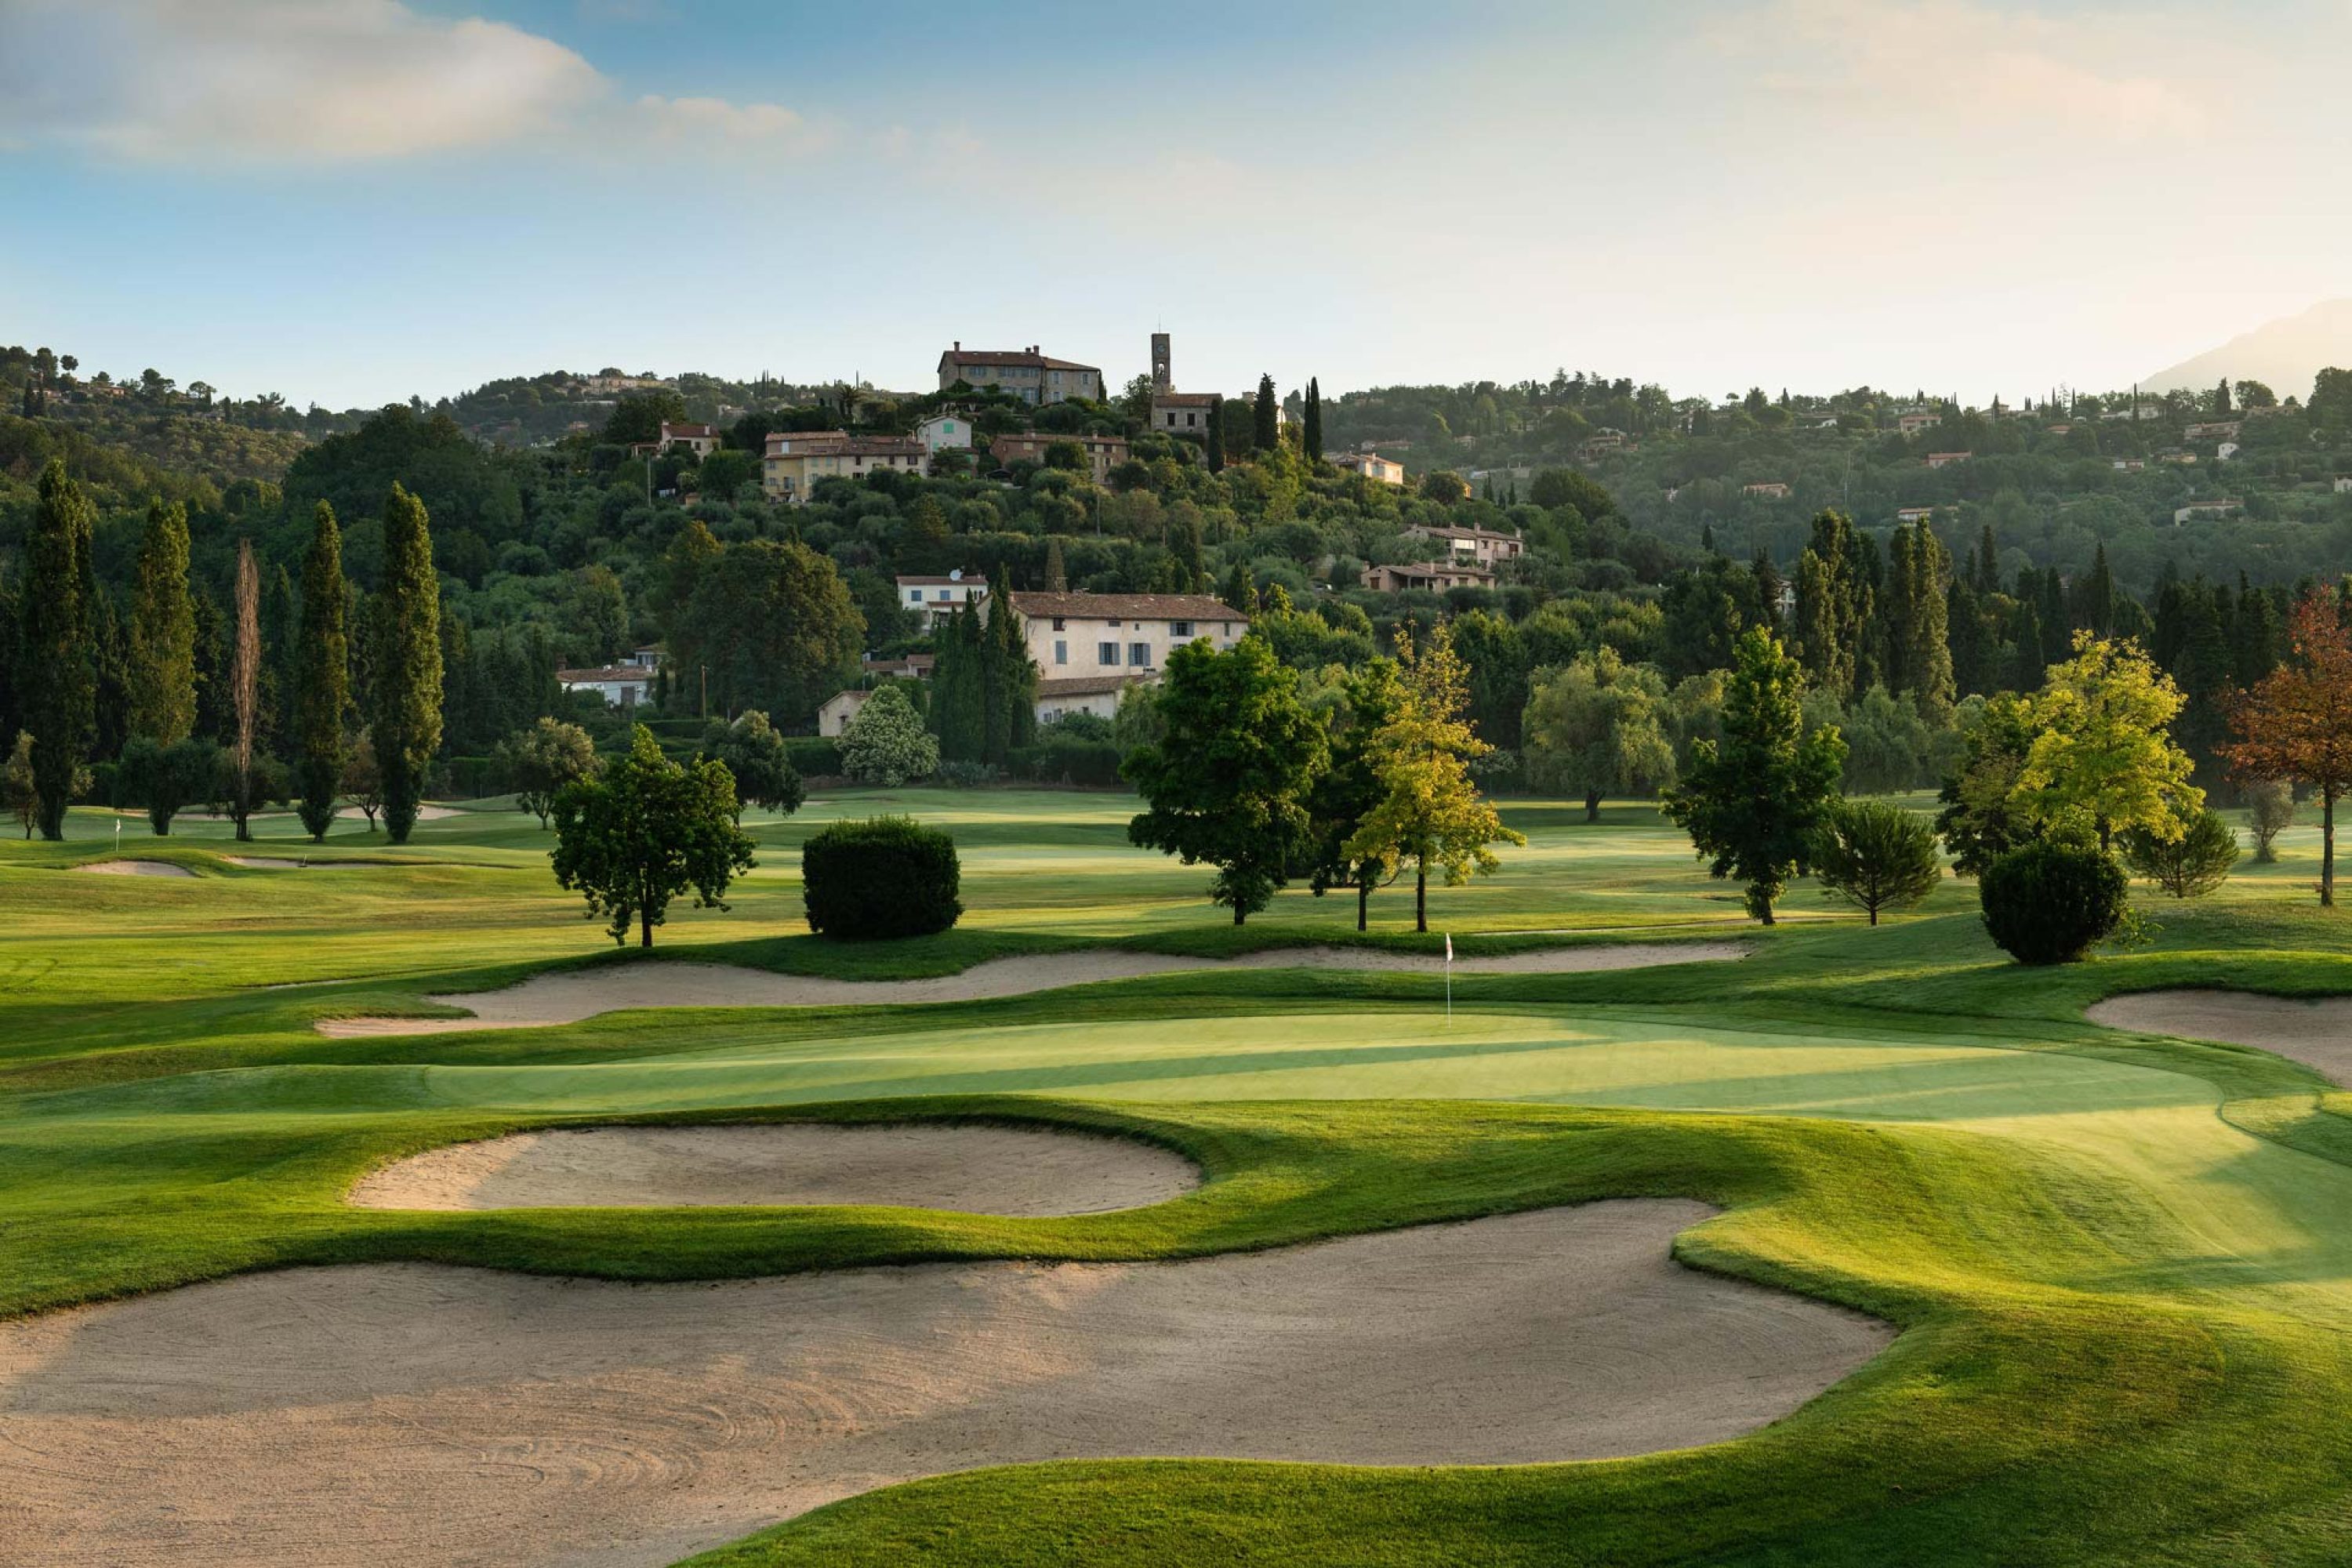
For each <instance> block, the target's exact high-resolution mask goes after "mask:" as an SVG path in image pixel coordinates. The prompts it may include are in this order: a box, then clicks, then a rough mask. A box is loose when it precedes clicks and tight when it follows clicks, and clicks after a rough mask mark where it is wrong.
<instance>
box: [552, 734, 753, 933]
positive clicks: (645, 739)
mask: <svg viewBox="0 0 2352 1568" xmlns="http://www.w3.org/2000/svg"><path fill="white" fill-rule="evenodd" d="M736 818H737V806H736V802H735V779H734V775H732V774H731V773H729V772H728V771H727V768H726V765H725V764H724V763H719V761H717V760H716V759H714V758H710V757H698V758H697V759H696V760H695V761H694V762H693V763H690V764H687V765H684V766H681V765H680V764H678V763H673V762H671V761H670V760H669V759H668V758H667V757H665V756H663V755H662V750H661V746H660V743H659V742H656V741H655V739H654V736H653V731H650V730H648V729H646V727H645V726H644V725H642V724H639V725H637V726H635V730H634V731H632V734H631V736H630V742H629V751H628V754H627V755H625V756H623V757H619V758H616V759H614V761H613V762H612V763H610V764H609V765H608V766H606V768H605V769H604V773H603V774H602V776H600V777H598V778H596V779H593V780H588V781H584V782H582V783H577V784H572V785H570V786H568V787H567V788H565V790H564V791H563V793H562V795H558V796H557V797H556V802H555V837H556V845H555V849H554V852H553V855H552V857H551V858H552V860H553V862H554V868H555V879H556V881H557V882H558V883H559V884H561V885H562V886H563V887H565V888H568V889H573V890H575V891H577V892H578V893H580V895H581V896H582V897H583V899H585V900H587V904H588V914H589V918H590V919H592V920H593V919H595V918H596V917H598V916H603V917H604V919H605V920H606V921H607V924H606V928H605V929H606V930H608V931H611V932H612V935H613V940H614V942H616V943H620V942H627V940H628V935H629V928H630V927H631V926H632V925H634V926H635V927H636V929H637V932H638V938H637V940H638V945H640V946H642V947H651V946H653V944H654V927H656V926H657V925H661V924H663V923H665V921H666V920H667V916H668V911H669V905H670V902H671V900H674V899H676V898H677V896H678V895H679V894H681V893H685V892H687V891H688V890H691V891H692V892H693V893H694V895H695V898H694V905H695V907H696V908H697V909H717V910H723V909H725V908H726V907H727V903H726V894H727V887H728V884H729V883H730V881H732V880H733V879H735V877H736V876H738V875H740V873H742V872H745V871H748V870H750V869H751V868H752V866H753V865H754V864H756V862H755V861H754V860H753V859H752V858H751V851H752V849H753V847H754V846H753V844H752V842H751V836H750V835H748V834H746V833H745V832H744V831H743V830H742V828H741V827H740V826H738V823H737V819H736Z"/></svg>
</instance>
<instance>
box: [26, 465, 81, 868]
mask: <svg viewBox="0 0 2352 1568" xmlns="http://www.w3.org/2000/svg"><path fill="white" fill-rule="evenodd" d="M97 521H98V511H97V509H96V508H95V507H93V506H92V505H91V504H90V501H89V495H88V494H87V493H85V492H84V491H83V489H82V488H81V486H80V485H79V483H77V482H75V481H74V480H72V479H68V478H66V466H65V463H64V462H63V461H62V460H61V459H58V458H51V459H49V463H48V466H47V468H43V469H42V470H41V483H40V500H39V502H38V504H37V506H36V507H35V509H34V511H33V529H32V532H31V533H30V534H29V535H28V536H27V537H26V541H25V563H26V574H25V602H24V611H23V614H22V616H20V618H19V625H20V626H21V630H22V637H23V639H24V640H23V643H22V656H23V660H24V662H23V664H22V665H21V666H20V667H19V668H20V671H21V673H20V676H19V679H21V680H22V681H23V683H24V684H23V686H22V687H21V688H20V690H19V693H18V700H19V702H20V703H21V704H22V712H23V719H22V722H23V724H24V727H25V732H26V733H27V734H29V735H31V736H32V737H33V786H34V789H35V791H36V793H37V795H38V797H39V804H38V805H37V808H36V826H38V827H39V828H40V830H41V837H44V838H52V839H54V838H63V837H65V821H66V805H67V803H68V801H69V800H71V798H72V796H73V791H74V784H75V783H76V781H77V779H78V777H79V774H80V773H81V764H82V759H83V757H84V756H85V755H86V754H87V748H88V747H89V731H90V724H91V722H92V720H93V718H94V717H95V710H96V705H97V692H98V669H97V649H96V647H94V646H93V638H92V637H91V629H90V607H89V597H88V585H89V579H90V573H89V536H90V531H91V529H92V528H94V527H95V526H96V525H97Z"/></svg>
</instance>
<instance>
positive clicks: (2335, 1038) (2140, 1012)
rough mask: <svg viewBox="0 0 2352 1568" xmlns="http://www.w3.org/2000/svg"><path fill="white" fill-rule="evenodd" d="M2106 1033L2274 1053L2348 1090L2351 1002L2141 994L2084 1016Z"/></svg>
mask: <svg viewBox="0 0 2352 1568" xmlns="http://www.w3.org/2000/svg"><path fill="white" fill-rule="evenodd" d="M2084 1016H2085V1017H2087V1018H2089V1019H2090V1020H2091V1022H2093V1023H2094V1024H2104V1025H2105V1026H2107V1027H2108V1028H2110V1029H2132V1030H2136V1031H2137V1032H2138V1033H2140V1034H2143V1035H2176V1036H2179V1037H2181V1038H2183V1039H2190V1040H2223V1041H2227V1042H2228V1043H2229V1044H2231V1045H2233V1046H2252V1047H2254V1048H2255V1049H2256V1050H2263V1051H2273V1052H2275V1053H2277V1054H2278V1055H2280V1056H2283V1057H2285V1058H2288V1059H2289V1060H2291V1061H2298V1062H2301V1063H2303V1064H2304V1065H2305V1067H2309V1068H2317V1069H2318V1070H2319V1071H2320V1072H2321V1073H2323V1074H2325V1075H2326V1078H2327V1079H2328V1081H2329V1082H2331V1083H2335V1084H2337V1085H2341V1086H2347V1087H2352V996H2323V997H2320V998H2318V999H2316V1000H2312V1001H2303V1000H2298V999H2296V998H2294V997H2291V996H2263V995H2261V994H2256V993H2254V992H2251V991H2139V992H2135V993H2133V994H2130V995H2128V996H2110V997H2108V998H2107V999H2106V1000H2105V1001H2104V1002H2100V1003H2095V1004H2094V1005H2092V1007H2091V1008H2090V1010H2089V1011H2088V1012H2087V1013H2085V1014H2084Z"/></svg>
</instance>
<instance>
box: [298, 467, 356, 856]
mask: <svg viewBox="0 0 2352 1568" xmlns="http://www.w3.org/2000/svg"><path fill="white" fill-rule="evenodd" d="M345 596H346V595H345V590H344V586H343V538H342V532H341V530H340V529H338V528H337V527H336V525H335V509H334V508H333V507H331V506H329V505H328V504H327V503H326V502H325V501H320V503H319V505H318V509H317V510H315V511H314V512H312V513H311V521H310V549H309V550H308V551H306V552H304V553H303V556H302V620H301V629H300V633H299V643H300V647H301V652H300V656H299V659H298V661H297V663H296V665H295V689H294V736H295V745H296V747H297V748H298V757H299V761H298V763H297V769H298V773H299V778H298V784H299V794H300V795H301V805H300V811H301V814H302V826H304V827H307V828H309V829H310V837H312V838H313V839H315V840H318V841H320V842H321V843H323V842H324V841H325V839H326V837H327V829H328V828H329V827H330V826H332V825H333V823H334V820H335V797H336V796H337V795H339V794H341V790H342V784H343V766H344V764H345V763H346V762H348V761H349V759H350V747H349V746H348V745H347V744H346V743H345V742H344V739H343V715H344V713H345V711H346V710H348V709H349V708H350V706H351V669H350V664H351V635H350V633H349V631H348V630H347V629H346V627H345V625H344V610H345V604H344V600H345Z"/></svg>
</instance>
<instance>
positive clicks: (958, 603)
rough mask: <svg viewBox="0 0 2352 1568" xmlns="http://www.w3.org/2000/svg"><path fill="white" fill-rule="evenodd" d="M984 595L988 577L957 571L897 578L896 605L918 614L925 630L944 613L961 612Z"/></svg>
mask: <svg viewBox="0 0 2352 1568" xmlns="http://www.w3.org/2000/svg"><path fill="white" fill-rule="evenodd" d="M987 597H988V579H987V578H985V577H967V576H965V575H964V574H962V573H961V571H957V572H950V573H949V574H947V575H946V576H944V577H901V578H899V579H898V605H899V607H900V608H901V609H903V610H905V611H906V612H907V613H908V615H911V616H919V617H920V618H921V620H922V623H923V630H924V631H925V632H927V633H928V632H932V631H936V630H937V629H938V628H939V624H940V622H941V621H943V620H945V619H946V618H947V617H948V616H954V615H961V614H962V613H963V611H964V610H965V609H966V608H968V607H969V606H971V605H977V604H980V603H982V601H984V600H985V599H987Z"/></svg>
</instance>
